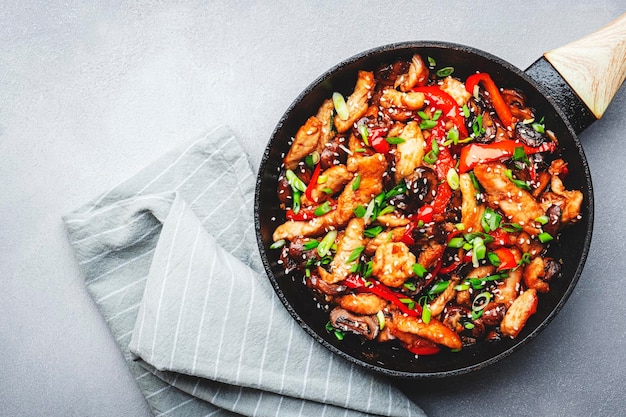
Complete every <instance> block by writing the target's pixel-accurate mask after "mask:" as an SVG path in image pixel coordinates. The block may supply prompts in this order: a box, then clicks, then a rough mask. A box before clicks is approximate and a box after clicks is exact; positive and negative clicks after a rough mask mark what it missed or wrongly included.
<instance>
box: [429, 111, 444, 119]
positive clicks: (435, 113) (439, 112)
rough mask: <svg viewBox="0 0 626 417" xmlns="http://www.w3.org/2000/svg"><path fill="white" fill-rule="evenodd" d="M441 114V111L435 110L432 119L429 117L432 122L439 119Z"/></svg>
mask: <svg viewBox="0 0 626 417" xmlns="http://www.w3.org/2000/svg"><path fill="white" fill-rule="evenodd" d="M442 114H443V112H442V111H441V110H437V111H435V112H434V113H433V117H431V119H432V120H439V118H440V117H441V115H442Z"/></svg>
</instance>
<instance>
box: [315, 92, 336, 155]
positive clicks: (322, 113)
mask: <svg viewBox="0 0 626 417" xmlns="http://www.w3.org/2000/svg"><path fill="white" fill-rule="evenodd" d="M334 109H335V106H334V104H333V101H332V100H331V99H326V100H324V102H323V103H322V105H321V106H320V108H319V110H318V111H317V114H316V115H315V117H317V119H318V120H319V121H320V122H321V123H322V127H321V134H320V137H319V140H318V141H317V147H316V149H315V150H316V151H317V152H318V153H320V154H321V153H322V151H323V150H324V148H325V147H326V144H327V143H329V142H330V141H331V140H332V139H333V137H334V136H335V131H334V130H333V129H332V128H331V122H332V119H331V118H332V117H333V110H334Z"/></svg>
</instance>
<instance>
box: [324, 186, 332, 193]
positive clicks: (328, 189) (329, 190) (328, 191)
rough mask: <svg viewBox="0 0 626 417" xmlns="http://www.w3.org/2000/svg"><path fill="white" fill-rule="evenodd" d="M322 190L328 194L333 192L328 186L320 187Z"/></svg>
mask: <svg viewBox="0 0 626 417" xmlns="http://www.w3.org/2000/svg"><path fill="white" fill-rule="evenodd" d="M322 191H323V192H324V193H326V194H329V195H330V194H332V193H333V190H332V188H330V187H326V188H322Z"/></svg>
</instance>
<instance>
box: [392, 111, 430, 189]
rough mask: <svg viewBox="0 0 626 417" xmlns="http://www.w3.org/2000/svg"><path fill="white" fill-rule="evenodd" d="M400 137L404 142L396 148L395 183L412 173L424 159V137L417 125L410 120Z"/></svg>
mask: <svg viewBox="0 0 626 417" xmlns="http://www.w3.org/2000/svg"><path fill="white" fill-rule="evenodd" d="M400 137H401V138H402V139H404V142H402V143H399V144H398V145H397V147H396V156H395V158H396V171H395V172H394V179H395V181H396V183H398V182H400V180H401V179H403V178H404V177H406V176H407V175H410V174H412V173H413V171H414V170H415V168H417V167H418V166H420V165H421V164H422V159H423V158H424V136H423V135H422V130H421V129H420V127H419V124H418V123H417V122H416V121H414V120H412V121H410V122H408V123H407V124H406V126H405V127H404V129H402V133H401V134H400Z"/></svg>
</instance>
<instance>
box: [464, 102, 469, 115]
mask: <svg viewBox="0 0 626 417" xmlns="http://www.w3.org/2000/svg"><path fill="white" fill-rule="evenodd" d="M463 116H465V118H468V117H470V109H469V107H467V104H464V105H463Z"/></svg>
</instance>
